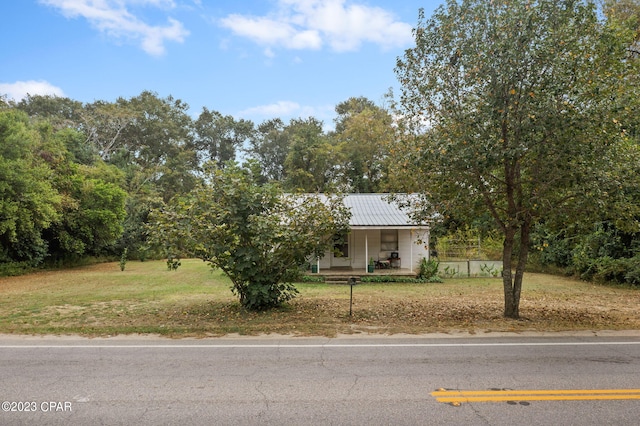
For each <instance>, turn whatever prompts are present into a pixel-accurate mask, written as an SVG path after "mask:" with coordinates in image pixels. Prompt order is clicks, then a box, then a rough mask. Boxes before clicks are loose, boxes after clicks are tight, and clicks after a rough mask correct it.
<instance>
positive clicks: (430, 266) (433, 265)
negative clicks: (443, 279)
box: [418, 257, 440, 282]
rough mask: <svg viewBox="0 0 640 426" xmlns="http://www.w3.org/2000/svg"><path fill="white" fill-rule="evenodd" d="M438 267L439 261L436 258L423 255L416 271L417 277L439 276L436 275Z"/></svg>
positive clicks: (427, 278)
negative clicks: (418, 269)
mask: <svg viewBox="0 0 640 426" xmlns="http://www.w3.org/2000/svg"><path fill="white" fill-rule="evenodd" d="M439 267H440V262H438V261H437V260H434V259H433V258H431V259H427V258H426V257H423V258H422V260H421V261H420V271H419V272H418V278H419V279H421V280H430V279H432V278H440V277H439V276H438V268H439ZM432 282H433V281H432Z"/></svg>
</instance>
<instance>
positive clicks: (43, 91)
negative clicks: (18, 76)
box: [0, 80, 65, 101]
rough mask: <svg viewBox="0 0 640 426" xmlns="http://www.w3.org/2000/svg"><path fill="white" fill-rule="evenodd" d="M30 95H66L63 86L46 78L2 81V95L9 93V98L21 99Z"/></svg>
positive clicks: (0, 93)
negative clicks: (58, 85) (56, 84)
mask: <svg viewBox="0 0 640 426" xmlns="http://www.w3.org/2000/svg"><path fill="white" fill-rule="evenodd" d="M27 94H29V95H43V96H44V95H50V96H59V97H64V96H65V95H64V92H63V91H62V89H61V88H59V87H57V86H54V85H53V84H51V83H49V82H47V81H44V80H38V81H36V80H29V81H16V82H15V83H0V95H7V97H8V98H9V99H13V100H15V101H19V100H21V99H23V98H25V97H26V96H27Z"/></svg>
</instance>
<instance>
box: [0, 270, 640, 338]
mask: <svg viewBox="0 0 640 426" xmlns="http://www.w3.org/2000/svg"><path fill="white" fill-rule="evenodd" d="M230 287H231V282H230V281H229V279H228V278H227V277H225V276H224V275H222V274H221V273H220V272H219V271H212V270H211V269H210V268H208V267H207V265H206V264H204V263H203V262H201V261H199V260H183V261H182V267H181V268H180V269H178V270H177V271H168V270H167V268H166V265H165V264H164V263H163V262H144V263H141V262H129V263H127V267H126V270H125V271H124V272H122V271H120V269H119V267H118V264H117V263H107V264H100V265H94V266H89V267H82V268H76V269H71V270H65V271H49V272H40V273H36V274H30V275H26V276H22V277H12V278H0V296H1V299H0V333H22V334H42V333H53V334H82V335H88V336H104V335H115V334H130V333H153V334H162V335H168V336H174V337H179V336H199V337H202V336H219V335H226V334H230V333H238V334H260V333H280V334H293V335H322V336H335V335H336V334H340V333H365V332H368V333H371V332H373V333H414V334H417V333H429V332H449V331H456V330H462V331H468V332H484V331H525V330H541V331H553V330H605V329H640V313H639V312H638V306H640V291H639V290H637V289H633V288H623V287H607V286H597V285H593V284H588V283H583V282H579V281H575V280H572V279H568V278H563V277H557V276H551V275H543V274H527V275H526V276H525V284H524V288H523V294H522V302H521V315H522V319H521V320H519V321H514V320H506V319H504V318H502V303H503V296H502V281H501V280H500V279H495V278H475V279H455V280H445V282H444V283H441V284H359V285H357V286H355V287H354V291H353V294H354V298H353V316H349V286H346V285H334V284H332V285H329V284H298V285H297V288H298V290H299V291H300V295H299V296H298V297H297V298H296V299H294V300H293V301H291V302H290V303H289V304H287V305H286V306H284V307H282V308H280V309H275V310H272V311H268V312H247V311H246V310H244V309H243V308H242V307H241V306H240V305H239V303H238V301H237V298H236V297H235V296H234V295H233V294H232V293H231V291H230Z"/></svg>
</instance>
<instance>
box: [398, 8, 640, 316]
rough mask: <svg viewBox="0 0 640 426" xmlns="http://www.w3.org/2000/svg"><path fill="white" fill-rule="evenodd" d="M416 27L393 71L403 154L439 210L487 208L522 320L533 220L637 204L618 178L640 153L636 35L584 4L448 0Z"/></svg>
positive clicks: (465, 213) (510, 305)
mask: <svg viewBox="0 0 640 426" xmlns="http://www.w3.org/2000/svg"><path fill="white" fill-rule="evenodd" d="M414 36H415V42H416V45H415V47H413V48H411V49H408V50H407V51H406V53H405V55H404V56H403V57H402V58H399V59H398V63H397V67H396V73H397V76H398V78H399V80H400V83H401V87H402V91H401V97H400V108H399V111H398V114H399V117H402V118H404V125H405V126H407V128H406V129H403V130H404V131H403V132H402V136H403V138H402V140H403V143H404V145H403V146H399V147H398V150H397V151H398V152H400V153H402V154H403V156H401V157H400V158H399V159H398V162H399V164H400V165H401V167H402V170H404V171H407V172H408V173H406V174H405V180H406V182H408V183H410V184H411V186H412V187H413V188H416V187H417V188H420V189H421V190H422V192H423V193H424V194H425V196H426V198H427V199H428V200H429V202H430V203H431V204H430V206H431V207H432V208H433V209H434V210H436V211H438V212H439V213H440V214H441V215H442V216H444V217H448V216H453V217H457V218H467V219H469V220H471V219H472V218H474V217H476V216H477V215H479V214H482V213H483V212H489V213H490V214H491V216H492V217H493V219H494V220H495V222H496V224H497V226H498V227H499V229H500V230H501V231H502V233H503V236H504V246H503V262H504V273H503V285H504V301H505V303H504V315H505V316H506V317H510V318H518V317H519V306H520V294H521V289H522V280H523V275H524V269H525V265H526V263H527V256H528V250H529V245H530V235H531V229H532V226H533V225H534V224H535V223H536V222H538V221H540V220H545V221H549V222H552V221H554V220H556V219H558V220H559V221H562V222H564V223H566V222H567V221H569V220H571V219H572V218H577V217H579V216H582V215H584V214H585V213H595V212H598V211H599V210H600V209H602V208H604V207H607V208H618V207H619V208H621V210H628V208H629V206H630V204H629V203H627V200H626V199H625V197H624V194H620V193H619V191H620V187H621V185H619V181H620V179H623V176H624V172H625V170H628V167H627V165H635V164H637V161H638V160H637V159H638V156H637V147H636V146H634V144H633V143H631V141H630V138H629V137H628V132H627V123H626V122H625V120H627V119H628V118H629V117H630V116H631V114H630V109H631V110H632V109H633V105H632V104H630V103H629V102H630V100H631V101H632V102H635V101H633V99H637V98H638V96H637V94H633V95H632V96H630V94H632V93H634V92H636V91H637V88H638V84H637V78H638V70H637V69H634V67H635V64H634V63H633V62H632V61H629V60H627V59H628V46H629V45H630V43H631V42H632V41H633V34H631V33H630V32H628V31H624V30H623V29H621V28H617V29H616V28H614V27H612V26H608V25H606V23H605V22H603V21H601V20H599V14H598V13H597V11H596V9H595V6H594V5H593V4H592V3H590V2H588V1H580V0H530V1H522V0H493V1H490V2H489V1H486V0H463V1H455V0H448V1H447V3H446V4H445V5H443V6H441V7H439V8H438V9H437V10H436V11H435V12H434V15H433V16H432V17H431V18H429V19H425V17H424V15H423V13H421V16H420V20H419V23H418V26H417V27H416V28H415V29H414ZM409 128H411V130H412V131H409ZM416 128H420V129H421V130H420V132H419V136H417V137H416V138H413V139H412V138H410V137H409V136H408V135H409V134H416V131H415V130H416ZM633 167H635V166H633ZM612 198H615V199H612ZM610 201H612V203H610ZM636 217H637V216H636ZM631 218H632V223H630V226H633V225H637V222H636V221H635V218H634V216H633V215H631Z"/></svg>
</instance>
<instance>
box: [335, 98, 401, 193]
mask: <svg viewBox="0 0 640 426" xmlns="http://www.w3.org/2000/svg"><path fill="white" fill-rule="evenodd" d="M336 112H337V113H338V118H337V119H336V131H335V133H334V134H333V136H334V138H335V141H336V151H337V153H338V155H337V158H336V160H337V161H338V162H339V167H340V170H339V175H340V178H341V180H342V183H343V184H344V186H345V187H346V188H347V190H348V191H349V192H363V193H366V192H379V191H380V190H381V189H382V186H383V185H382V183H383V179H384V178H385V175H386V174H385V173H384V163H385V162H384V160H385V157H386V155H387V152H388V148H389V145H390V143H391V141H392V140H393V136H394V128H393V119H392V117H391V115H390V114H389V112H388V111H387V110H385V109H383V108H381V107H378V106H376V105H375V104H374V103H373V102H371V101H368V100H367V99H366V98H350V99H349V100H347V101H345V102H342V103H340V104H338V105H337V106H336Z"/></svg>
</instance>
